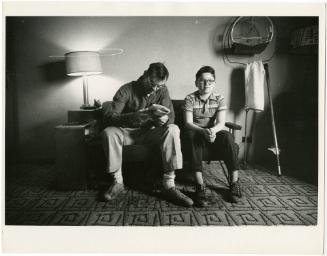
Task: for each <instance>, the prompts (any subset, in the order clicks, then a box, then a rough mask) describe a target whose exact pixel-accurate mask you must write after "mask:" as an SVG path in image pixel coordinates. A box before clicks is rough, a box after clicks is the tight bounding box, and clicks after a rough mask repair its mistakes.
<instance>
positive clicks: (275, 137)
mask: <svg viewBox="0 0 327 256" xmlns="http://www.w3.org/2000/svg"><path fill="white" fill-rule="evenodd" d="M263 66H264V69H265V72H266V82H267V89H268V96H269V105H270V113H271V124H272V129H273V133H274V142H275V148H268V150H270V151H272V152H273V153H274V154H275V155H276V159H277V167H278V175H279V176H281V175H282V171H281V168H280V162H279V153H280V149H279V148H278V142H277V133H276V125H275V117H274V106H273V102H272V98H271V92H270V80H269V71H268V64H267V63H265V64H264V65H263Z"/></svg>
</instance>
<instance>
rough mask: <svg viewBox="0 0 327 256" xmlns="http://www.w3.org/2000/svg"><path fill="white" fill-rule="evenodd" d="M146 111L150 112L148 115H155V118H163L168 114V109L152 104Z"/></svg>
mask: <svg viewBox="0 0 327 256" xmlns="http://www.w3.org/2000/svg"><path fill="white" fill-rule="evenodd" d="M148 110H149V111H150V113H151V114H152V115H155V116H164V115H168V114H169V113H170V109H169V108H167V107H165V106H162V105H159V104H153V105H151V106H150V107H149V108H148Z"/></svg>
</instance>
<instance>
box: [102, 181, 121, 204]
mask: <svg viewBox="0 0 327 256" xmlns="http://www.w3.org/2000/svg"><path fill="white" fill-rule="evenodd" d="M124 190H125V187H124V184H122V183H117V182H113V183H112V184H111V185H110V187H109V188H108V189H107V190H106V191H105V192H104V194H103V198H104V200H105V201H111V200H113V199H115V198H117V196H118V195H119V194H120V193H121V192H123V191H124Z"/></svg>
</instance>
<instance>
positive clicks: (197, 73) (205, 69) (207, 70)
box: [195, 66, 216, 81]
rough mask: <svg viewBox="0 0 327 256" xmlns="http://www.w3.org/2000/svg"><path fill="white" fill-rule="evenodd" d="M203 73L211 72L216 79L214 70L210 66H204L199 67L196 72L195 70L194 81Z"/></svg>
mask: <svg viewBox="0 0 327 256" xmlns="http://www.w3.org/2000/svg"><path fill="white" fill-rule="evenodd" d="M203 73H211V74H212V75H213V77H214V78H215V79H216V74H215V70H214V69H213V68H212V67H210V66H204V67H202V68H200V69H199V70H198V72H196V75H195V81H197V80H198V79H199V77H200V76H201V75H202V74H203Z"/></svg>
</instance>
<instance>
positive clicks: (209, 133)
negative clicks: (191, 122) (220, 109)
mask: <svg viewBox="0 0 327 256" xmlns="http://www.w3.org/2000/svg"><path fill="white" fill-rule="evenodd" d="M202 134H203V136H204V138H205V139H206V140H207V141H208V142H211V143H212V142H214V141H215V139H216V134H215V133H213V132H212V130H210V129H203V130H202Z"/></svg>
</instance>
